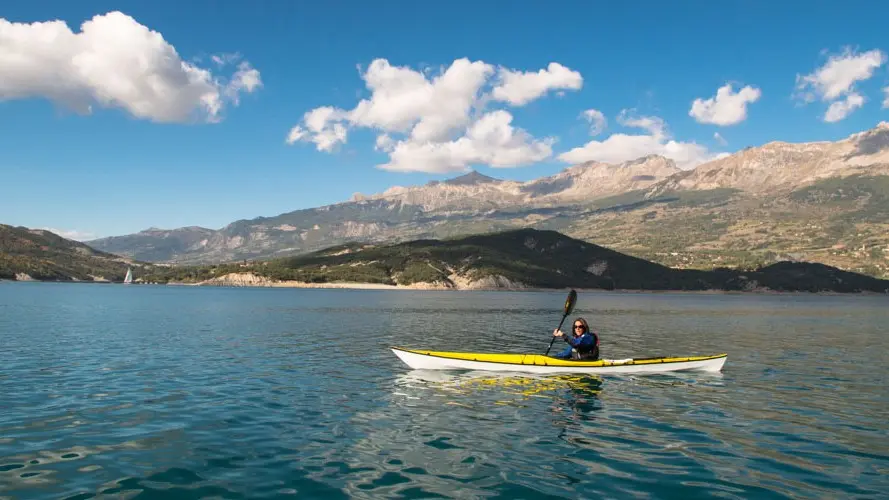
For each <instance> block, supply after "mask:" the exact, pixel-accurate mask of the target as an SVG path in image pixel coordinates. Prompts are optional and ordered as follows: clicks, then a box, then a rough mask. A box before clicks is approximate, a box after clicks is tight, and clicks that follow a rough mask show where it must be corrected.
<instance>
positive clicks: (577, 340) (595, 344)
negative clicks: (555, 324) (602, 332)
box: [553, 318, 599, 361]
mask: <svg viewBox="0 0 889 500" xmlns="http://www.w3.org/2000/svg"><path fill="white" fill-rule="evenodd" d="M553 337H562V338H563V339H564V340H565V342H567V343H568V347H566V348H565V350H564V351H562V352H560V353H558V354H554V355H553V357H556V358H562V359H582V360H585V361H594V360H597V359H599V335H598V334H596V333H595V332H591V331H590V325H589V324H588V323H587V322H586V320H585V319H583V318H577V319H575V320H574V334H573V335H565V334H564V333H563V332H562V330H559V329H558V328H556V329H555V330H554V331H553Z"/></svg>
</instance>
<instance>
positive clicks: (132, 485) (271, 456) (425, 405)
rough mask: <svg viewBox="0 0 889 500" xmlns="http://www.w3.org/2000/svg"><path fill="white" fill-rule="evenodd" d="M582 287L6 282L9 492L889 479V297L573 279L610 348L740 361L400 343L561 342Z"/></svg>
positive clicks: (762, 488) (751, 485)
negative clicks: (476, 369) (549, 363)
mask: <svg viewBox="0 0 889 500" xmlns="http://www.w3.org/2000/svg"><path fill="white" fill-rule="evenodd" d="M564 296H565V294H563V293H530V292H528V293H505V292H498V293H493V292H402V291H360V290H352V291H349V290H296V289H237V288H192V287H163V286H129V287H127V286H123V285H92V284H47V283H8V282H7V283H0V346H2V349H0V408H2V411H0V498H16V499H19V498H53V499H56V498H92V497H97V498H132V497H133V496H134V495H136V496H135V498H140V499H142V498H293V497H302V498H312V497H322V496H323V497H325V498H348V497H354V498H403V497H404V498H407V497H412V498H420V497H426V498H429V497H459V498H557V497H558V498H597V497H608V498H637V497H647V498H708V497H720V498H791V497H792V498H875V497H881V496H882V497H883V498H885V497H886V492H887V491H889V433H887V424H886V422H887V421H889V391H887V390H886V385H887V375H889V368H887V361H889V360H887V355H886V345H887V342H886V333H887V330H889V300H887V299H886V298H882V297H835V296H805V295H799V296H792V295H786V296H783V295H782V296H775V295H762V296H748V295H721V294H714V295H694V294H618V293H581V294H580V296H579V303H578V306H577V311H576V313H577V314H580V315H583V316H584V317H586V318H587V319H588V320H590V322H591V324H592V325H594V328H596V329H597V330H598V331H600V332H601V335H602V351H603V355H604V356H606V357H615V358H620V357H629V356H634V355H636V356H651V355H667V354H677V355H687V354H709V353H718V352H728V353H729V358H728V362H727V364H726V367H725V371H724V372H723V373H721V374H683V375H655V376H652V375H648V376H604V377H564V376H562V377H544V376H527V377H522V376H514V375H512V376H510V375H492V374H484V373H463V374H460V373H438V374H434V373H421V372H410V371H409V370H407V369H406V367H405V366H403V365H402V364H401V363H400V361H398V359H397V358H396V357H395V356H394V355H393V354H392V353H391V352H390V351H388V350H387V347H388V346H390V345H402V346H406V347H423V348H432V349H460V350H477V351H503V350H508V351H512V352H523V351H526V352H540V353H542V352H543V351H544V350H545V349H546V347H547V345H548V344H549V332H551V331H552V329H553V328H554V327H555V326H556V324H557V323H558V321H559V319H560V312H559V308H560V307H561V306H562V303H563V301H564ZM504 346H505V347H504Z"/></svg>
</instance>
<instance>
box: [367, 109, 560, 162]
mask: <svg viewBox="0 0 889 500" xmlns="http://www.w3.org/2000/svg"><path fill="white" fill-rule="evenodd" d="M512 118H513V117H512V114H511V113H509V112H508V111H504V110H497V111H492V112H490V113H486V114H485V115H483V116H482V117H481V118H479V119H478V120H477V121H476V122H474V123H473V124H472V125H471V126H470V127H469V129H468V130H467V131H466V134H465V135H464V136H463V137H460V138H459V139H456V140H453V141H447V142H431V141H423V142H420V141H415V140H412V139H407V140H403V141H398V142H397V143H391V139H385V140H382V141H381V140H380V139H378V145H379V144H380V142H384V143H387V145H386V148H385V149H386V150H387V151H388V152H389V154H390V160H389V163H386V164H384V165H380V168H381V169H383V170H390V171H397V172H433V173H446V172H453V171H460V170H463V169H465V168H466V166H467V165H470V164H477V163H481V164H485V165H488V166H490V167H495V168H496V167H512V166H516V165H520V164H524V163H530V162H537V161H541V160H544V159H546V158H548V157H549V156H550V155H551V154H552V143H553V142H554V139H545V140H541V141H538V140H535V139H534V138H533V137H531V136H530V135H529V134H528V133H527V132H525V131H523V130H520V129H516V128H514V127H513V126H512V125H511V122H512ZM381 137H387V136H381Z"/></svg>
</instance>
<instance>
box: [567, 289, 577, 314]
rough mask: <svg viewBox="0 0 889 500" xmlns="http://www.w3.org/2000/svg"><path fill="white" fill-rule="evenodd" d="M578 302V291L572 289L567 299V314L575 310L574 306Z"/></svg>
mask: <svg viewBox="0 0 889 500" xmlns="http://www.w3.org/2000/svg"><path fill="white" fill-rule="evenodd" d="M576 304H577V292H575V291H574V290H571V291H570V292H569V293H568V299H567V300H566V301H565V316H567V315H569V314H571V311H573V310H574V306H575V305H576Z"/></svg>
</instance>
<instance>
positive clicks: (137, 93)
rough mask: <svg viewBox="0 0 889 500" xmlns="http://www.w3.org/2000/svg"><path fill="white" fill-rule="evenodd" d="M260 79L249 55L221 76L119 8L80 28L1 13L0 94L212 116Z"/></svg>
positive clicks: (175, 118) (162, 116)
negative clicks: (16, 19) (11, 18)
mask: <svg viewBox="0 0 889 500" xmlns="http://www.w3.org/2000/svg"><path fill="white" fill-rule="evenodd" d="M232 57H233V56H231V55H224V56H216V57H215V58H214V61H216V60H217V59H218V62H217V65H222V64H224V63H226V62H230V61H231V60H232ZM261 86H262V81H261V79H260V74H259V71H257V70H256V69H254V68H252V67H251V66H250V64H249V63H248V62H246V61H243V62H242V63H241V64H240V65H239V67H238V70H237V72H236V73H235V74H234V76H233V77H232V78H231V80H230V81H227V82H226V81H225V80H224V79H222V78H219V77H216V76H214V75H213V74H212V73H211V72H210V71H209V70H207V69H203V68H200V67H198V66H195V65H193V64H190V63H188V62H185V61H183V60H182V59H181V58H180V56H179V54H178V53H177V52H176V49H175V48H174V47H173V46H172V45H170V44H169V43H167V41H166V40H164V38H163V36H162V35H161V34H160V33H158V32H156V31H152V30H150V29H148V28H147V27H145V26H143V25H141V24H139V23H138V22H136V20H134V19H133V18H132V17H130V16H127V15H125V14H123V13H121V12H117V11H115V12H109V13H107V14H104V15H97V16H94V17H93V18H92V19H90V20H88V21H85V22H84V23H83V24H82V25H81V27H80V32H79V33H74V32H72V31H71V30H70V29H69V28H68V26H67V25H66V24H65V23H64V22H63V21H47V22H35V23H13V22H9V21H7V20H6V19H3V18H0V101H2V100H8V99H26V98H32V97H43V98H46V99H50V100H52V101H54V102H56V103H58V104H60V105H62V106H65V107H67V108H70V109H72V110H74V111H76V112H79V113H84V114H89V113H91V112H92V110H93V107H94V106H95V105H99V106H103V107H109V108H111V107H116V108H122V109H124V110H126V111H127V112H129V113H130V114H131V115H133V116H134V117H136V118H140V119H147V120H152V121H155V122H191V121H195V120H199V121H207V122H216V121H219V120H220V119H221V113H222V110H223V108H224V107H225V105H226V101H231V102H232V104H234V105H237V103H238V96H239V95H240V94H241V93H244V92H246V93H251V92H254V91H255V90H256V89H257V88H259V87H261Z"/></svg>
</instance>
